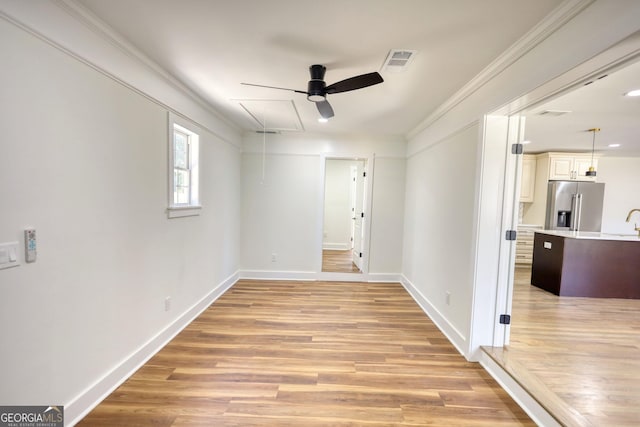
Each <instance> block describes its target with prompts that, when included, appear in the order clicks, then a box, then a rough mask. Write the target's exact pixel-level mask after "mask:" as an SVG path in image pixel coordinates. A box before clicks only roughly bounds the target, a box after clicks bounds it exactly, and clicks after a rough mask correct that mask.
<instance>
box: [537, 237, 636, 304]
mask: <svg viewBox="0 0 640 427" xmlns="http://www.w3.org/2000/svg"><path fill="white" fill-rule="evenodd" d="M531 284H532V285H533V286H536V287H538V288H541V289H544V290H546V291H548V292H551V293H554V294H556V295H559V296H572V297H592V298H628V299H640V238H639V237H638V236H637V235H621V234H606V233H595V232H581V231H558V230H551V231H548V230H545V231H536V233H535V235H534V242H533V265H532V268H531Z"/></svg>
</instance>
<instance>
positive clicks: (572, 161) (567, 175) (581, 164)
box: [538, 153, 598, 181]
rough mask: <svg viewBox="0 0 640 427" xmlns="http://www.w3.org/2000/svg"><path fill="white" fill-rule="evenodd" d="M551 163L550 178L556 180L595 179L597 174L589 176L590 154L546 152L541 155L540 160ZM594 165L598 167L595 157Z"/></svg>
mask: <svg viewBox="0 0 640 427" xmlns="http://www.w3.org/2000/svg"><path fill="white" fill-rule="evenodd" d="M545 160H546V161H547V162H548V163H549V177H548V179H549V180H555V181H595V180H596V177H595V176H593V177H592V176H587V175H586V173H587V171H588V170H589V167H590V166H591V155H590V154H574V153H544V154H541V155H539V157H538V161H545ZM593 166H594V167H595V168H596V169H597V166H598V159H595V158H594V159H593Z"/></svg>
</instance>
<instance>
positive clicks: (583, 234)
mask: <svg viewBox="0 0 640 427" xmlns="http://www.w3.org/2000/svg"><path fill="white" fill-rule="evenodd" d="M536 233H542V234H549V235H551V236H561V237H569V238H571V239H590V240H623V241H635V242H640V237H638V234H614V233H611V234H609V233H599V232H595V231H570V230H536Z"/></svg>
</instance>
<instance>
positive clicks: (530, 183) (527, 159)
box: [520, 154, 536, 203]
mask: <svg viewBox="0 0 640 427" xmlns="http://www.w3.org/2000/svg"><path fill="white" fill-rule="evenodd" d="M535 188H536V156H533V155H531V154H525V155H524V156H523V157H522V177H521V178H520V202H521V203H531V202H533V196H534V194H535Z"/></svg>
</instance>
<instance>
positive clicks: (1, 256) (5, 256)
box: [0, 248, 9, 264]
mask: <svg viewBox="0 0 640 427" xmlns="http://www.w3.org/2000/svg"><path fill="white" fill-rule="evenodd" d="M8 262H9V248H0V264H6V263H8Z"/></svg>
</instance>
